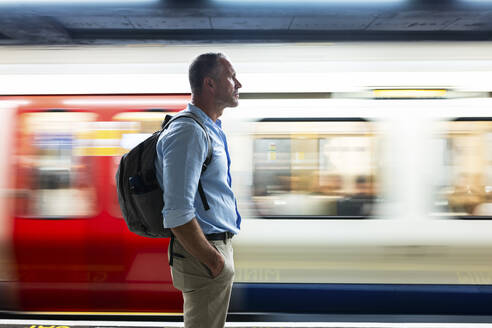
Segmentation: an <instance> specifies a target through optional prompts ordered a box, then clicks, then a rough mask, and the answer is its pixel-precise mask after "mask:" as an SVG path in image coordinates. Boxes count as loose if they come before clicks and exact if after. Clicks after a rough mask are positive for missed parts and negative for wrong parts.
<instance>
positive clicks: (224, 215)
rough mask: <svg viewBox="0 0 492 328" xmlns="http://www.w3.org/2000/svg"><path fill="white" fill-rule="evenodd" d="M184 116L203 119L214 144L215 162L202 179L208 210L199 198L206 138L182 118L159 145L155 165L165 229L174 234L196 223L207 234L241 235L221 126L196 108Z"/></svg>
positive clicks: (213, 159) (196, 126)
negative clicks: (174, 231) (179, 229)
mask: <svg viewBox="0 0 492 328" xmlns="http://www.w3.org/2000/svg"><path fill="white" fill-rule="evenodd" d="M184 111H190V112H192V113H193V114H195V115H196V116H198V118H199V119H201V121H202V123H203V124H204V125H205V127H206V128H207V131H208V134H209V136H210V139H211V142H212V148H213V152H212V160H211V162H210V164H209V165H208V167H207V170H206V171H205V172H204V173H203V175H202V176H201V182H202V187H203V190H204V192H205V195H206V197H207V201H208V204H209V206H210V209H209V210H208V211H205V209H204V207H203V204H202V200H201V198H200V195H199V193H198V180H199V179H200V173H201V170H202V164H203V162H204V161H205V158H206V157H207V150H208V149H207V147H208V146H207V136H206V134H205V131H203V129H202V128H201V127H200V125H198V123H197V122H195V121H194V120H193V119H190V118H180V119H178V120H176V121H174V122H172V123H171V125H170V126H169V127H168V128H167V129H166V130H165V131H164V132H163V133H162V134H161V136H160V138H159V141H158V142H157V158H156V161H155V165H156V176H157V180H158V181H159V184H160V186H161V188H162V190H164V208H163V210H162V214H163V217H164V227H165V228H175V227H178V226H180V225H183V224H185V223H187V222H189V221H191V220H192V219H193V218H194V217H196V219H197V221H198V224H199V225H200V227H201V228H202V230H203V233H204V234H211V233H218V232H226V231H229V232H232V233H234V234H237V233H238V232H239V227H240V223H241V216H240V215H239V212H238V211H237V204H236V198H235V197H234V193H233V192H232V189H231V173H230V165H231V160H230V156H229V150H228V148H227V140H226V136H225V134H224V132H223V131H222V128H221V121H220V120H217V122H214V121H212V119H211V118H210V117H208V115H207V114H205V113H204V112H203V111H202V110H201V109H199V108H198V107H196V106H194V105H192V104H188V107H187V108H186V109H185V110H184ZM163 176H164V177H165V179H164V181H163V178H162V177H163Z"/></svg>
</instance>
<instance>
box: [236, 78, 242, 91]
mask: <svg viewBox="0 0 492 328" xmlns="http://www.w3.org/2000/svg"><path fill="white" fill-rule="evenodd" d="M235 80H236V89H239V88H242V87H243V85H242V84H241V82H239V80H238V79H235Z"/></svg>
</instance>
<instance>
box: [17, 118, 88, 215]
mask: <svg viewBox="0 0 492 328" xmlns="http://www.w3.org/2000/svg"><path fill="white" fill-rule="evenodd" d="M95 120H96V114H94V113H82V112H35V113H24V114H21V116H20V121H19V122H20V130H19V132H18V133H19V134H18V135H19V137H20V139H19V148H18V153H17V157H16V159H17V175H16V180H17V183H16V185H17V188H18V192H17V197H16V214H17V216H19V217H32V218H34V217H38V218H45V217H50V218H67V217H68V218H74V217H87V216H90V215H92V214H94V212H95V210H96V204H95V202H96V201H95V198H96V197H95V186H94V181H95V179H94V170H93V168H94V159H93V157H91V156H88V154H87V149H88V147H89V146H90V145H89V144H88V142H89V140H90V138H88V136H89V135H90V131H91V129H92V127H91V123H93V121H95Z"/></svg>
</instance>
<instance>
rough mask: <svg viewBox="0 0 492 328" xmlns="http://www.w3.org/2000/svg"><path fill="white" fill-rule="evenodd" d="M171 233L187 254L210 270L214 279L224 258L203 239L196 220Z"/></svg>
mask: <svg viewBox="0 0 492 328" xmlns="http://www.w3.org/2000/svg"><path fill="white" fill-rule="evenodd" d="M171 231H172V232H173V234H174V236H175V237H176V238H177V239H178V240H179V242H180V243H181V245H183V247H184V248H185V249H186V251H187V252H188V253H190V254H191V255H193V256H194V257H196V258H197V259H198V260H199V261H200V262H202V263H203V264H205V265H206V266H207V267H208V268H209V269H210V271H211V273H212V276H214V277H216V276H217V275H218V274H219V273H220V272H221V271H222V269H223V267H224V258H223V257H222V255H221V254H220V253H219V252H218V251H217V250H216V249H215V247H213V246H212V245H211V244H210V243H209V242H208V240H207V239H206V238H205V235H204V234H203V231H202V229H201V228H200V225H199V224H198V222H197V220H196V218H193V219H192V220H191V221H190V222H188V223H186V224H183V225H181V226H179V227H176V228H172V229H171Z"/></svg>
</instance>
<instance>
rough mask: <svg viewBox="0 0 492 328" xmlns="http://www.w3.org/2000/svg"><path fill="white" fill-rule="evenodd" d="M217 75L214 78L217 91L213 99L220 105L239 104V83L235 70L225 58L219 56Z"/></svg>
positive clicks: (234, 105)
mask: <svg viewBox="0 0 492 328" xmlns="http://www.w3.org/2000/svg"><path fill="white" fill-rule="evenodd" d="M219 63H220V65H219V68H218V71H219V72H218V76H217V78H216V79H215V80H216V83H217V91H216V93H215V100H216V102H217V104H218V105H219V106H220V107H223V108H225V107H236V106H237V105H238V104H239V92H238V90H239V88H241V87H242V85H241V83H240V82H239V81H238V80H237V78H236V71H235V70H234V68H233V67H232V65H231V63H230V62H229V61H228V60H227V59H225V58H219Z"/></svg>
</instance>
